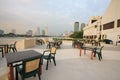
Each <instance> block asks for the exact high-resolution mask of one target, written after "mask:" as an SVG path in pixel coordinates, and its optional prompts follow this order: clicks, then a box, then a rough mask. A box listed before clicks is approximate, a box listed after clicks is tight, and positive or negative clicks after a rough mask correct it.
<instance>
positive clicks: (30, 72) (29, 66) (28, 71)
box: [16, 58, 41, 80]
mask: <svg viewBox="0 0 120 80" xmlns="http://www.w3.org/2000/svg"><path fill="white" fill-rule="evenodd" d="M40 61H41V59H40V58H34V59H27V60H24V61H23V63H22V68H21V66H17V67H16V73H17V74H18V73H20V75H21V78H22V80H24V79H25V78H29V77H32V76H36V74H38V77H39V80H41V78H40V65H41V64H40ZM17 77H18V75H17Z"/></svg>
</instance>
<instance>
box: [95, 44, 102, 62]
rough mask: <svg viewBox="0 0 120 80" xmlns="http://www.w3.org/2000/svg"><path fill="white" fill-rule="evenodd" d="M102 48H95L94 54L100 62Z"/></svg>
mask: <svg viewBox="0 0 120 80" xmlns="http://www.w3.org/2000/svg"><path fill="white" fill-rule="evenodd" d="M103 47H104V46H102V47H101V48H99V49H98V48H96V50H95V53H96V54H97V55H98V58H99V60H100V61H101V60H102V49H103Z"/></svg>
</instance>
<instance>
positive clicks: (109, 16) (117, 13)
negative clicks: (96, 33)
mask: <svg viewBox="0 0 120 80" xmlns="http://www.w3.org/2000/svg"><path fill="white" fill-rule="evenodd" d="M118 19H120V0H112V1H111V3H110V5H109V7H108V9H107V10H106V12H105V14H104V15H103V18H102V24H106V23H109V22H112V21H115V25H114V28H113V29H107V30H103V31H102V34H105V35H107V38H108V39H111V40H113V41H114V43H115V42H116V41H117V35H120V27H119V28H118V27H117V20H118Z"/></svg>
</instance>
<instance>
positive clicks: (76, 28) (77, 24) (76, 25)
mask: <svg viewBox="0 0 120 80" xmlns="http://www.w3.org/2000/svg"><path fill="white" fill-rule="evenodd" d="M74 32H79V22H75V24H74Z"/></svg>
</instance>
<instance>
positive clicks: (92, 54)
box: [90, 51, 94, 60]
mask: <svg viewBox="0 0 120 80" xmlns="http://www.w3.org/2000/svg"><path fill="white" fill-rule="evenodd" d="M93 56H94V51H92V53H91V57H90V58H91V60H93Z"/></svg>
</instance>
